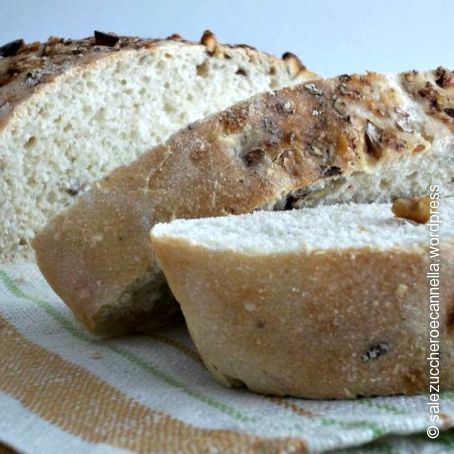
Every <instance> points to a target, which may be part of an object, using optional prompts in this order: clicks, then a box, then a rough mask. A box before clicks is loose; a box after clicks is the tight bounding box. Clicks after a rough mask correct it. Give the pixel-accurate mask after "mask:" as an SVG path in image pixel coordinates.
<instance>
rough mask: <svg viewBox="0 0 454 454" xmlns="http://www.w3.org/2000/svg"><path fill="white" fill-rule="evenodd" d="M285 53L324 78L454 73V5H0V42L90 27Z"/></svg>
mask: <svg viewBox="0 0 454 454" xmlns="http://www.w3.org/2000/svg"><path fill="white" fill-rule="evenodd" d="M206 28H209V29H211V30H212V31H214V32H215V33H216V35H217V36H218V39H219V41H222V42H229V43H248V44H251V45H253V46H255V47H258V48H260V49H261V50H265V51H268V52H270V53H274V54H278V55H280V54H282V53H283V52H285V51H287V50H289V51H292V52H294V53H296V54H298V55H299V56H300V58H301V59H302V61H303V62H304V63H305V64H306V66H308V68H310V69H312V70H313V71H315V72H318V73H319V74H321V75H323V76H331V75H335V74H338V73H348V72H355V71H356V72H358V71H364V70H366V69H371V70H377V71H399V70H407V69H430V68H434V67H436V66H439V65H443V66H447V67H449V68H451V69H453V68H454V0H426V1H422V0H394V1H393V0H389V1H385V0H375V1H372V0H341V1H334V0H319V1H316V0H307V1H304V0H284V1H281V2H280V1H279V0H262V1H259V0H255V1H253V0H244V1H241V0H233V1H222V0H217V1H212V0H203V1H183V0H137V1H119V0H108V1H106V0H102V1H88V0H72V1H68V0H36V1H31V0H29V1H24V0H0V43H2V44H3V43H5V42H7V41H11V40H13V39H16V38H19V37H21V38H24V39H25V40H26V41H33V40H43V39H46V38H47V37H48V36H49V35H58V36H65V37H83V36H87V35H90V34H91V33H92V32H93V30H94V29H98V30H101V31H114V32H116V33H119V34H132V35H142V36H147V37H165V36H168V35H170V34H172V33H174V32H177V33H180V34H181V35H183V36H184V37H185V38H188V39H194V40H198V39H199V38H200V35H201V33H202V32H203V30H205V29H206Z"/></svg>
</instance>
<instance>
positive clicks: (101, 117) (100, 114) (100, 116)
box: [93, 107, 106, 124]
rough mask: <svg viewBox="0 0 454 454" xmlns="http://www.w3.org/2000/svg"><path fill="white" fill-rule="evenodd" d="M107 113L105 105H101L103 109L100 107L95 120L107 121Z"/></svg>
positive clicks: (100, 122) (98, 121) (101, 122)
mask: <svg viewBox="0 0 454 454" xmlns="http://www.w3.org/2000/svg"><path fill="white" fill-rule="evenodd" d="M105 113H106V109H105V108H104V107H101V109H98V111H97V112H96V114H95V116H94V117H93V118H94V120H95V121H96V122H97V123H99V124H103V123H104V121H105Z"/></svg>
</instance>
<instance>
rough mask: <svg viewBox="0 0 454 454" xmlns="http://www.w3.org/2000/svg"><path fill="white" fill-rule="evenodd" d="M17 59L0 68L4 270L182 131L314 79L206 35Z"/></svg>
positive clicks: (293, 65)
mask: <svg viewBox="0 0 454 454" xmlns="http://www.w3.org/2000/svg"><path fill="white" fill-rule="evenodd" d="M10 47H11V46H10ZM16 51H17V54H16V55H11V56H9V57H4V58H1V57H0V170H1V179H0V198H1V203H0V207H1V208H0V214H1V218H2V223H1V225H0V261H2V262H14V261H20V260H31V259H33V253H32V249H31V247H30V242H31V239H32V238H33V236H34V234H35V232H36V231H38V230H40V229H41V228H42V227H44V225H45V224H46V222H47V221H48V220H49V219H50V218H51V217H53V216H54V215H56V214H57V213H58V212H60V211H62V210H63V209H64V208H66V207H68V206H69V205H71V204H72V203H73V202H74V201H75V199H77V197H78V195H80V194H81V193H82V192H84V191H86V190H88V189H89V187H90V185H91V184H92V183H93V182H94V181H96V180H98V179H99V178H101V177H102V176H104V175H106V174H107V173H109V172H110V171H111V170H112V169H114V168H116V167H118V166H119V165H121V164H125V163H127V162H129V161H132V160H134V159H135V158H137V157H138V156H139V155H141V154H142V153H143V152H145V151H148V150H149V149H150V148H152V147H153V146H155V145H156V144H158V143H161V142H163V141H165V140H166V139H167V138H168V137H169V136H170V135H171V134H172V133H174V132H175V131H177V130H178V129H180V128H181V127H183V126H185V125H186V124H188V123H190V122H193V121H195V120H198V119H200V118H203V117H205V116H207V115H208V114H211V113H213V112H216V111H218V110H222V109H225V108H227V107H228V106H230V105H231V104H233V103H235V102H237V101H240V100H242V99H246V98H248V97H250V96H252V95H254V94H256V93H260V92H264V91H268V90H271V89H275V88H280V87H283V86H287V85H292V84H295V83H297V82H300V81H304V80H307V79H308V78H312V77H316V76H315V75H313V74H312V73H310V72H309V71H306V70H305V69H304V67H303V66H302V64H301V63H300V62H299V61H298V60H297V58H296V57H294V56H290V57H289V56H286V59H278V58H275V57H272V56H270V55H267V54H264V53H262V52H259V51H257V50H254V49H252V48H249V47H246V46H224V45H220V44H218V43H217V42H216V38H215V37H214V35H212V34H210V33H209V32H207V33H205V34H204V36H203V37H202V42H201V43H193V42H188V41H183V40H182V39H181V38H178V37H173V38H172V39H168V40H145V39H139V38H130V37H114V36H111V35H102V34H99V33H98V34H97V35H96V37H92V38H88V39H83V40H64V39H59V38H50V39H49V41H47V42H45V43H32V44H29V45H22V46H19V48H18V49H16ZM7 55H9V54H8V53H7Z"/></svg>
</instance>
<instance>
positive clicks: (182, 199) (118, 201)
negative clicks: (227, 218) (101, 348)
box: [34, 68, 454, 333]
mask: <svg viewBox="0 0 454 454" xmlns="http://www.w3.org/2000/svg"><path fill="white" fill-rule="evenodd" d="M452 77H453V73H450V72H448V71H446V70H443V69H441V68H439V69H437V70H435V71H431V72H425V73H416V72H408V73H403V74H397V75H387V74H378V73H368V74H366V75H352V76H346V75H344V76H341V77H337V78H333V79H331V80H319V81H315V82H310V83H304V84H301V85H298V86H295V87H291V88H284V89H281V90H277V91H275V92H271V93H266V94H262V95H258V96H255V97H253V98H251V99H249V100H247V101H244V102H241V103H239V104H236V105H235V106H233V107H231V108H229V109H227V110H225V111H223V112H220V113H218V114H215V115H213V116H210V117H208V118H206V119H204V120H201V121H198V122H196V123H194V124H191V125H190V126H188V127H187V128H185V129H183V130H181V131H179V132H178V133H177V134H175V135H174V136H172V137H171V138H170V139H169V140H168V141H167V142H166V143H165V144H162V145H160V146H158V147H156V148H155V149H154V150H152V151H151V152H148V153H145V154H143V155H142V156H141V157H140V158H139V159H138V160H137V161H135V162H133V163H131V164H129V165H128V166H124V167H120V168H118V169H116V170H114V171H113V172H112V173H111V174H109V175H108V176H107V177H105V178H104V179H103V180H101V181H100V182H99V183H98V184H97V185H96V186H95V187H94V188H93V189H92V190H91V191H89V192H87V193H86V194H84V195H83V196H82V197H80V198H79V200H78V202H77V203H76V204H75V205H73V206H72V207H71V208H70V209H68V210H67V211H65V212H64V213H62V214H61V215H59V216H57V217H56V218H55V219H53V220H52V221H51V222H50V224H49V225H48V226H47V227H46V228H45V229H44V230H43V231H42V232H41V233H40V234H38V235H37V236H36V238H35V241H34V247H35V250H36V255H37V261H38V264H39V267H40V269H41V271H42V272H43V274H44V276H45V277H46V279H47V280H48V282H49V283H50V285H51V286H52V287H53V289H54V290H55V291H56V292H57V294H59V295H60V296H61V298H62V299H63V300H64V301H65V302H66V303H67V304H68V305H69V306H70V307H71V308H72V309H73V311H74V312H75V313H76V315H77V316H78V317H79V318H80V319H81V320H82V321H83V322H84V323H85V325H86V326H87V327H88V328H89V329H91V330H93V331H94V332H98V333H114V332H124V331H127V330H131V329H133V330H134V329H141V328H143V327H144V326H146V325H147V324H149V323H150V321H151V322H153V321H156V317H157V315H160V314H162V313H163V312H165V311H166V310H167V309H169V308H171V307H175V306H172V305H170V306H169V305H168V304H164V302H165V301H167V299H166V298H167V296H168V295H169V292H168V289H167V287H166V286H165V285H163V284H165V281H164V279H163V277H162V274H161V273H160V271H159V267H158V266H157V265H156V262H155V260H154V257H153V254H152V253H151V250H150V248H149V241H148V233H149V230H150V229H151V228H152V227H153V225H154V224H156V223H157V222H166V221H169V220H172V219H175V218H195V217H208V216H220V215H224V214H229V213H232V214H240V213H247V212H251V211H254V210H264V209H266V210H271V209H274V210H284V209H290V208H294V207H301V206H304V205H313V204H315V203H319V202H326V203H331V202H334V201H336V202H348V201H357V202H361V201H367V202H372V201H376V200H379V201H384V200H390V199H392V198H394V197H397V196H408V195H420V194H425V193H427V191H428V188H429V185H430V184H431V183H432V182H433V183H437V184H438V185H439V187H440V192H441V193H442V194H444V195H452V194H454V182H453V174H454V171H453V170H454V159H453V147H454V115H453V114H452V113H453V109H454V104H453V101H454V87H453V86H452V84H451V82H447V81H450V80H451V78H452Z"/></svg>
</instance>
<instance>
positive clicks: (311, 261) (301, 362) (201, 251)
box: [151, 194, 454, 399]
mask: <svg viewBox="0 0 454 454" xmlns="http://www.w3.org/2000/svg"><path fill="white" fill-rule="evenodd" d="M434 195H435V194H434ZM432 203H433V207H434V209H433V218H432V219H431V221H429V222H432V224H431V226H429V225H423V224H416V223H415V222H413V221H410V220H405V219H398V218H395V217H394V216H393V214H392V212H391V207H390V205H389V204H367V205H363V204H357V205H354V204H346V205H333V206H324V207H318V208H305V209H302V210H293V211H288V212H257V213H254V214H251V215H242V216H228V217H221V218H210V219H198V220H186V221H185V220H176V221H173V222H171V223H170V224H158V225H157V226H155V227H154V229H153V230H152V235H151V236H152V244H153V248H154V251H155V252H156V255H157V258H158V260H159V263H160V265H161V267H162V269H163V270H164V274H165V276H166V278H167V280H168V283H169V285H170V288H171V290H172V292H173V294H174V295H175V296H176V298H177V300H178V301H179V302H180V304H181V308H182V310H183V313H184V316H185V319H186V322H187V324H188V327H189V330H190V333H191V336H192V338H193V340H194V342H195V344H196V346H197V348H198V350H199V352H200V353H201V356H202V358H203V360H204V362H205V364H206V365H207V367H208V368H209V369H210V370H211V372H212V373H213V375H214V376H215V377H216V378H217V380H218V381H220V382H221V383H223V384H225V385H227V386H247V387H248V388H250V389H251V390H253V391H257V392H260V393H265V394H277V395H286V394H288V395H292V396H301V397H308V398H317V399H330V398H352V397H356V396H371V395H389V394H411V393H422V392H428V390H429V369H430V367H429V361H428V360H427V358H428V357H430V355H431V352H432V351H433V350H432V349H431V345H430V339H429V335H430V336H434V343H437V344H438V345H437V346H438V347H439V351H438V353H437V354H434V355H433V356H434V358H436V361H434V363H433V364H438V369H439V371H440V373H441V375H440V377H439V378H440V389H450V388H451V389H452V388H454V199H449V200H443V201H442V202H441V204H440V207H439V208H438V209H437V208H435V207H436V205H437V204H438V201H437V200H436V199H434V200H433V201H432ZM437 211H438V214H437V213H436V212H437ZM436 216H438V217H439V218H441V224H440V223H439V222H438V219H437V217H436ZM440 226H441V229H440V230H438V227H440ZM429 227H430V229H429ZM431 232H432V235H431ZM438 240H440V242H441V247H440V246H438ZM430 245H433V247H432V248H431V247H430ZM430 253H432V254H435V253H438V254H439V255H438V256H437V255H433V256H432V260H430V258H429V254H430ZM431 264H432V265H431ZM428 273H429V274H428ZM430 285H431V287H430V288H429V286H430ZM436 308H438V312H437V311H436V310H435V309H436ZM433 323H436V324H437V328H436V330H435V329H434V328H435V325H434V324H433ZM431 330H433V331H431ZM436 331H438V332H439V335H438V336H437V335H436V334H434V333H435V332H436ZM433 364H432V366H431V367H433ZM434 370H435V369H434Z"/></svg>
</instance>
